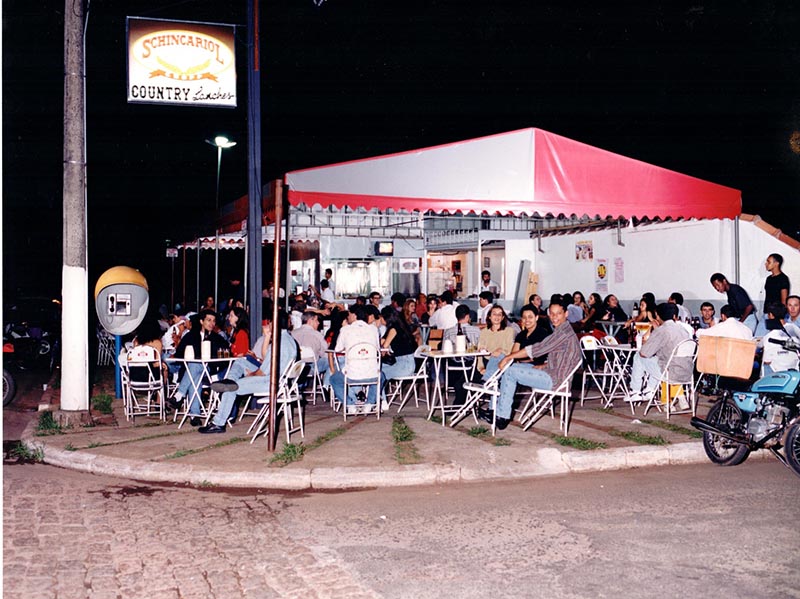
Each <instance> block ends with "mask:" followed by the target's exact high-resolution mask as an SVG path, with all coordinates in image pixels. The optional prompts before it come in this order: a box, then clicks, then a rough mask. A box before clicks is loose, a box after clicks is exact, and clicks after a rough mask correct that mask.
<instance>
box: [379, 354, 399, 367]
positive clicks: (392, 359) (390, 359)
mask: <svg viewBox="0 0 800 599" xmlns="http://www.w3.org/2000/svg"><path fill="white" fill-rule="evenodd" d="M381 364H388V365H389V366H392V365H394V364H397V356H395V355H394V354H383V355H382V356H381Z"/></svg>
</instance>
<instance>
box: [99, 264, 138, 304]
mask: <svg viewBox="0 0 800 599" xmlns="http://www.w3.org/2000/svg"><path fill="white" fill-rule="evenodd" d="M116 284H128V285H138V286H139V287H144V289H145V291H149V288H148V287H147V279H145V278H144V275H143V274H142V273H140V272H139V271H138V270H136V269H135V268H131V267H130V266H114V267H112V268H109V269H108V270H107V271H106V272H104V273H103V274H102V275H100V278H99V279H97V284H96V285H95V286H94V299H95V300H96V299H97V296H98V295H99V294H100V292H101V291H102V290H103V288H105V287H108V286H109V285H116Z"/></svg>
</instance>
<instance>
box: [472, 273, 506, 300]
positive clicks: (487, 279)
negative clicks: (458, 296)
mask: <svg viewBox="0 0 800 599" xmlns="http://www.w3.org/2000/svg"><path fill="white" fill-rule="evenodd" d="M484 291H489V292H490V293H492V294H493V297H492V301H494V298H496V297H498V296H499V295H500V285H498V284H497V283H496V282H495V281H493V280H492V273H490V272H489V271H488V270H484V271H483V272H482V273H481V282H480V283H478V285H476V286H475V291H474V292H473V293H474V294H475V295H480V294H481V293H482V292H484Z"/></svg>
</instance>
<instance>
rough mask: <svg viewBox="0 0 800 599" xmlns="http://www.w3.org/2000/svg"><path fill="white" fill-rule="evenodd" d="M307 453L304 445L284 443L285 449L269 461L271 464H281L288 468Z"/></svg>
mask: <svg viewBox="0 0 800 599" xmlns="http://www.w3.org/2000/svg"><path fill="white" fill-rule="evenodd" d="M305 452H306V447H305V445H303V444H302V443H297V444H295V443H284V444H283V449H282V450H281V451H280V452H279V453H276V454H275V455H274V456H272V459H271V460H270V461H269V462H270V464H280V465H281V466H286V465H287V464H291V463H292V462H296V461H298V460H300V459H302V458H303V454H304V453H305Z"/></svg>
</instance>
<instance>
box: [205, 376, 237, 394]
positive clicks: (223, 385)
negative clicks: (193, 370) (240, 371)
mask: <svg viewBox="0 0 800 599" xmlns="http://www.w3.org/2000/svg"><path fill="white" fill-rule="evenodd" d="M238 389H239V384H238V383H237V382H236V381H233V380H231V379H222V380H221V381H214V382H213V383H211V390H212V391H216V392H217V393H225V392H227V391H237V390H238Z"/></svg>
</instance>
